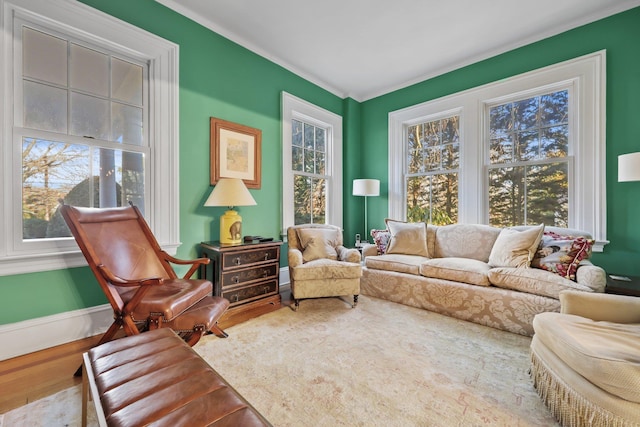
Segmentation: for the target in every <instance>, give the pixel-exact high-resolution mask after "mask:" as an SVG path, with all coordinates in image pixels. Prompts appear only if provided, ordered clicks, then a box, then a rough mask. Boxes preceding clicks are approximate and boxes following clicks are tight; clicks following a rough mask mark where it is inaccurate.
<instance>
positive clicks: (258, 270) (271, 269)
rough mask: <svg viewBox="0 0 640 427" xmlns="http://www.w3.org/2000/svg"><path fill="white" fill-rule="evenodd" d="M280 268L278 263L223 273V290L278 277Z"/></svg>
mask: <svg viewBox="0 0 640 427" xmlns="http://www.w3.org/2000/svg"><path fill="white" fill-rule="evenodd" d="M279 269H280V266H279V265H278V264H276V263H271V264H264V265H260V266H258V267H251V268H246V269H243V270H233V271H229V272H225V273H222V280H221V282H222V288H223V289H224V288H228V287H229V286H236V285H241V284H243V283H248V282H253V281H255V280H264V279H268V278H272V277H277V276H278V273H279Z"/></svg>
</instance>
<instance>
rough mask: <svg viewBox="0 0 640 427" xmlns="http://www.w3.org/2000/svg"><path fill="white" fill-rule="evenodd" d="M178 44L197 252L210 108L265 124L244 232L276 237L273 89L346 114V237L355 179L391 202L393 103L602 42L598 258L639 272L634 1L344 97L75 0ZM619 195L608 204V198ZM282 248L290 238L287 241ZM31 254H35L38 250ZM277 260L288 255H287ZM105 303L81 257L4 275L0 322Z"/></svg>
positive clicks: (190, 222)
mask: <svg viewBox="0 0 640 427" xmlns="http://www.w3.org/2000/svg"><path fill="white" fill-rule="evenodd" d="M82 1H83V3H86V4H88V5H90V6H92V7H95V8H97V9H100V10H102V11H104V12H106V13H108V14H110V15H113V16H115V17H117V18H120V19H122V20H124V21H127V22H130V23H131V24H133V25H135V26H138V27H140V28H143V29H145V30H147V31H150V32H152V33H154V34H157V35H159V36H161V37H163V38H165V39H168V40H171V41H173V42H175V43H177V44H179V45H180V236H181V241H182V246H181V247H180V248H179V250H178V254H177V255H178V257H181V258H191V257H195V256H196V255H197V252H196V247H197V244H198V243H199V242H200V241H203V240H214V239H217V238H218V237H219V236H218V221H217V218H218V217H219V216H220V215H221V213H222V210H223V209H222V208H204V207H203V206H202V204H203V202H204V200H205V198H206V197H207V196H208V194H209V192H210V190H211V187H210V186H209V184H208V183H209V157H208V155H209V117H211V116H214V117H219V118H222V119H225V120H230V121H234V122H237V123H242V124H245V125H248V126H252V127H256V128H259V129H262V188H261V189H259V190H251V193H252V195H253V196H254V198H255V199H256V202H257V203H258V206H255V207H243V208H241V214H242V217H243V219H244V230H243V231H244V232H245V233H246V234H261V235H267V236H274V237H275V236H278V235H279V233H280V228H281V205H282V191H281V174H280V170H281V168H282V164H281V163H282V160H281V157H282V156H281V135H280V133H281V132H280V92H281V91H283V90H284V91H287V92H289V93H291V94H293V95H295V96H298V97H300V98H303V99H305V100H307V101H309V102H312V103H314V104H316V105H319V106H321V107H323V108H325V109H327V110H329V111H332V112H334V113H336V114H339V115H341V116H343V121H344V126H343V127H344V129H343V132H344V147H343V153H344V159H343V161H344V169H343V182H344V194H343V204H344V228H345V240H346V242H347V244H352V243H353V235H354V234H355V233H358V232H361V230H360V229H361V227H362V217H363V209H364V200H363V198H362V197H353V196H351V182H352V180H353V179H354V178H378V179H380V180H381V194H380V197H372V198H369V201H368V202H369V226H370V228H373V227H382V226H384V218H385V217H386V213H387V200H388V197H387V181H388V177H387V149H388V145H387V135H388V129H387V127H388V126H387V122H388V113H389V112H391V111H394V110H397V109H400V108H404V107H407V106H410V105H414V104H418V103H421V102H424V101H427V100H430V99H434V98H437V97H440V96H444V95H448V94H451V93H455V92H458V91H461V90H465V89H468V88H471V87H475V86H478V85H482V84H485V83H489V82H492V81H495V80H499V79H502V78H506V77H509V76H513V75H516V74H520V73H523V72H526V71H530V70H533V69H536V68H540V67H544V66H546V65H550V64H554V63H557V62H560V61H564V60H567V59H571V58H574V57H577V56H580V55H583V54H587V53H590V52H594V51H597V50H600V49H607V177H606V179H607V200H608V205H609V206H610V208H609V209H608V237H609V239H610V240H611V244H609V245H608V246H607V247H606V248H605V252H604V253H602V254H595V255H594V260H595V262H596V263H598V264H599V265H602V266H603V267H605V268H606V269H607V270H610V271H612V272H613V271H615V272H617V273H621V274H637V275H640V263H639V262H634V261H637V260H639V259H640V254H639V253H638V252H639V250H638V249H636V248H640V222H637V223H636V222H635V221H634V219H636V217H637V214H636V212H637V211H638V207H639V204H638V200H640V183H618V182H617V179H616V174H617V156H618V154H622V153H627V152H632V151H640V120H639V117H640V50H638V48H637V45H638V42H640V26H639V25H637V23H638V22H640V8H636V9H633V10H631V11H628V12H625V13H622V14H618V15H615V16H613V17H610V18H607V19H604V20H601V21H598V22H595V23H593V24H589V25H586V26H583V27H580V28H578V29H575V30H572V31H568V32H565V33H563V34H560V35H558V36H555V37H551V38H549V39H546V40H543V41H541V42H538V43H534V44H531V45H528V46H525V47H523V48H520V49H516V50H514V51H511V52H508V53H505V54H503V55H499V56H496V57H494V58H491V59H488V60H485V61H482V62H479V63H476V64H473V65H471V66H468V67H464V68H461V69H459V70H456V71H453V72H450V73H447V74H444V75H442V76H439V77H436V78H433V79H430V80H427V81H424V82H422V83H419V84H416V85H412V86H410V87H407V88H404V89H401V90H398V91H395V92H392V93H389V94H387V95H384V96H381V97H378V98H375V99H372V100H369V101H366V102H364V103H359V102H357V101H355V100H353V99H350V98H347V99H340V98H339V97H337V96H334V95H332V94H331V93H329V92H327V91H325V90H324V89H322V88H320V87H318V86H316V85H314V84H312V83H310V82H308V81H306V80H304V79H303V78H301V77H299V76H297V75H295V74H293V73H291V72H289V71H287V70H285V69H283V68H282V67H280V66H278V65H276V64H274V63H272V62H270V61H268V60H267V59H265V58H262V57H260V56H258V55H255V54H253V53H252V52H250V51H248V50H246V49H244V48H242V47H240V46H238V45H236V44H234V43H232V42H230V41H229V40H227V39H225V38H223V37H221V36H219V35H217V34H215V33H213V32H211V31H209V30H207V29H206V28H204V27H202V26H200V25H198V24H196V23H194V22H192V21H190V20H189V19H187V18H185V17H183V16H181V15H179V14H177V13H175V12H173V11H172V10H170V9H168V8H165V7H164V6H162V5H160V4H158V3H156V2H154V1H152V0H136V1H131V0H111V1H108V2H107V1H103V0H82ZM613 206H615V209H614V208H612V207H613ZM283 249H285V250H286V247H285V248H283ZM34 262H37V260H34ZM282 265H286V262H284V260H283V263H282ZM103 303H106V299H105V298H104V296H103V295H102V293H101V291H100V290H99V288H98V285H97V283H96V282H95V280H94V279H93V276H92V275H91V273H90V272H89V270H88V269H87V268H73V269H68V270H58V271H51V272H45V273H33V274H24V275H16V276H4V277H0V304H1V306H2V310H0V324H5V323H12V322H17V321H21V320H26V319H31V318H37V317H42V316H47V315H51V314H56V313H61V312H65V311H70V310H75V309H79V308H84V307H90V306H94V305H98V304H103Z"/></svg>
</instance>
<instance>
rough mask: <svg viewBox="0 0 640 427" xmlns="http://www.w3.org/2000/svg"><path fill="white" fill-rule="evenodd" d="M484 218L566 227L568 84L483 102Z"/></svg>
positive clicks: (501, 223)
mask: <svg viewBox="0 0 640 427" xmlns="http://www.w3.org/2000/svg"><path fill="white" fill-rule="evenodd" d="M488 116H489V166H488V177H489V181H488V186H489V224H490V225H494V226H497V227H509V226H514V225H521V224H532V225H533V224H540V223H544V224H546V225H553V226H556V227H564V228H568V227H569V191H568V190H569V90H567V89H565V90H559V91H555V92H552V93H545V94H542V95H538V96H534V97H528V98H526V99H521V100H517V101H513V102H508V103H502V104H500V105H495V106H491V107H489V114H488Z"/></svg>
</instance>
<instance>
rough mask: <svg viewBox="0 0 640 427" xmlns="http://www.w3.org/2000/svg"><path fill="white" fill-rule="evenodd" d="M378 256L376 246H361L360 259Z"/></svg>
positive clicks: (368, 244) (369, 244)
mask: <svg viewBox="0 0 640 427" xmlns="http://www.w3.org/2000/svg"><path fill="white" fill-rule="evenodd" d="M376 255H378V247H377V246H376V245H372V244H371V243H365V244H363V245H362V257H363V258H366V257H368V256H376Z"/></svg>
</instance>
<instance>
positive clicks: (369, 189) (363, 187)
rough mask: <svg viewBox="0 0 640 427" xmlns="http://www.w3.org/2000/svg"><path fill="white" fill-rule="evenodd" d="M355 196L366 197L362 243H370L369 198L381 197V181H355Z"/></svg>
mask: <svg viewBox="0 0 640 427" xmlns="http://www.w3.org/2000/svg"><path fill="white" fill-rule="evenodd" d="M353 195H354V196H364V236H363V237H365V238H364V239H363V240H362V241H364V242H368V241H369V237H368V234H367V233H368V232H369V225H368V223H367V197H369V196H379V195H380V180H378V179H354V180H353Z"/></svg>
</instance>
